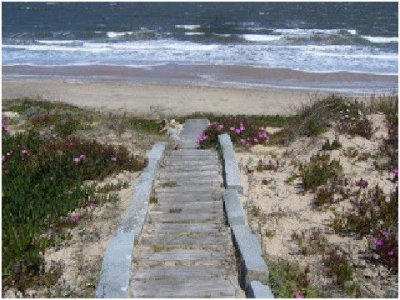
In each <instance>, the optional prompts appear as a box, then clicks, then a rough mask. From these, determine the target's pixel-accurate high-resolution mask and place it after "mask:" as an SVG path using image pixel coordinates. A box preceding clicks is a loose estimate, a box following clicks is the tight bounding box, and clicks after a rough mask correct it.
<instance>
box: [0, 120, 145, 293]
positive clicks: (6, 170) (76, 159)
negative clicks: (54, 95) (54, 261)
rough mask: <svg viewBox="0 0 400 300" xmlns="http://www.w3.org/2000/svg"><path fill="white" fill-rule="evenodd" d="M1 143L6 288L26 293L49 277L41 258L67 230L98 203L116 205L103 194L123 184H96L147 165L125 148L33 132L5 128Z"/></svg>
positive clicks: (3, 266)
mask: <svg viewBox="0 0 400 300" xmlns="http://www.w3.org/2000/svg"><path fill="white" fill-rule="evenodd" d="M49 124H50V123H46V126H51V125H49ZM2 145H3V146H2V175H3V182H2V183H3V197H2V220H3V224H2V225H3V226H2V253H3V264H2V272H3V273H2V274H3V286H14V285H15V284H16V283H18V286H17V287H18V288H19V289H20V290H22V291H23V290H24V288H25V284H27V283H28V281H30V280H31V279H32V278H36V279H37V278H38V277H37V276H42V275H43V274H44V273H45V272H44V270H45V267H44V259H43V254H44V252H45V250H46V248H48V247H49V246H52V245H54V244H55V243H56V241H57V240H60V239H61V240H62V239H63V238H62V237H63V235H64V234H65V233H64V232H63V230H64V228H68V227H73V226H76V225H77V224H78V223H79V222H80V220H81V219H82V218H83V217H85V215H86V213H85V211H87V210H88V211H91V210H92V209H93V208H95V207H96V205H99V204H101V203H104V202H113V201H117V200H118V195H116V194H113V193H109V194H104V192H109V191H111V190H115V189H119V188H121V187H123V186H125V184H121V185H118V186H103V187H99V188H97V187H96V185H95V184H94V183H93V181H99V180H102V179H104V178H105V177H106V176H109V175H111V174H114V173H117V172H120V171H122V170H128V171H137V170H141V169H142V168H143V167H144V165H145V161H144V160H143V159H141V158H139V157H137V156H133V155H131V154H130V153H129V152H128V150H127V149H126V148H124V147H122V146H111V145H103V144H100V143H98V142H96V141H95V140H88V139H83V138H78V137H74V136H68V137H61V136H60V137H58V136H51V137H49V136H48V135H46V134H43V133H42V134H41V133H40V132H38V131H37V130H35V129H31V130H27V131H25V132H22V133H16V134H10V132H9V130H7V126H4V124H3V135H2ZM90 182H91V183H90ZM86 208H87V209H86ZM56 273H57V272H56ZM42 277H43V278H47V275H43V276H42ZM32 280H33V279H32Z"/></svg>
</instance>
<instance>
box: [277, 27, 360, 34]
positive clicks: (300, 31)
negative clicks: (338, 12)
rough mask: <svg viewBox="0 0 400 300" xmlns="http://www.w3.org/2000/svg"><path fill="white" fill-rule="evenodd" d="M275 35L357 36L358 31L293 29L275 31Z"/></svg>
mask: <svg viewBox="0 0 400 300" xmlns="http://www.w3.org/2000/svg"><path fill="white" fill-rule="evenodd" d="M274 32H275V33H279V34H284V35H314V34H330V35H337V34H341V33H348V34H351V35H356V34H357V30H355V29H316V28H313V29H301V28H291V29H274Z"/></svg>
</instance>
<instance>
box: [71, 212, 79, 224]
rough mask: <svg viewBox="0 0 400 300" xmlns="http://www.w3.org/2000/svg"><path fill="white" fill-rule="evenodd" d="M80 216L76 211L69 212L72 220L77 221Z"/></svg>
mask: <svg viewBox="0 0 400 300" xmlns="http://www.w3.org/2000/svg"><path fill="white" fill-rule="evenodd" d="M80 216H81V215H80V214H79V213H78V212H76V211H73V212H72V213H71V214H70V218H71V220H72V221H73V222H78V221H79V218H80Z"/></svg>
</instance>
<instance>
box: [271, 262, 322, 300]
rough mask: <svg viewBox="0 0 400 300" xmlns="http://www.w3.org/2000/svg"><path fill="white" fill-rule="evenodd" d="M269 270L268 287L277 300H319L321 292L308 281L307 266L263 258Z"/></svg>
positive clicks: (308, 272) (308, 269)
mask: <svg viewBox="0 0 400 300" xmlns="http://www.w3.org/2000/svg"><path fill="white" fill-rule="evenodd" d="M264 258H265V261H266V263H267V265H268V268H269V278H268V281H269V286H270V287H271V289H272V292H273V293H274V295H275V296H276V297H277V298H319V297H323V293H322V291H320V290H319V289H318V288H317V287H316V286H314V285H313V284H312V283H311V281H310V276H309V274H310V268H309V266H306V267H300V265H299V264H298V263H296V262H291V261H288V260H284V259H278V260H272V259H269V258H267V257H264Z"/></svg>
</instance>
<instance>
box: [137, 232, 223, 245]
mask: <svg viewBox="0 0 400 300" xmlns="http://www.w3.org/2000/svg"><path fill="white" fill-rule="evenodd" d="M230 240H231V238H230V237H229V236H227V235H226V234H221V233H217V234H213V235H210V234H206V235H204V234H202V235H201V236H199V235H194V236H192V235H189V236H188V235H183V236H180V235H178V236H174V235H157V236H143V237H142V239H141V243H142V244H143V245H226V244H228V243H229V242H230Z"/></svg>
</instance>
